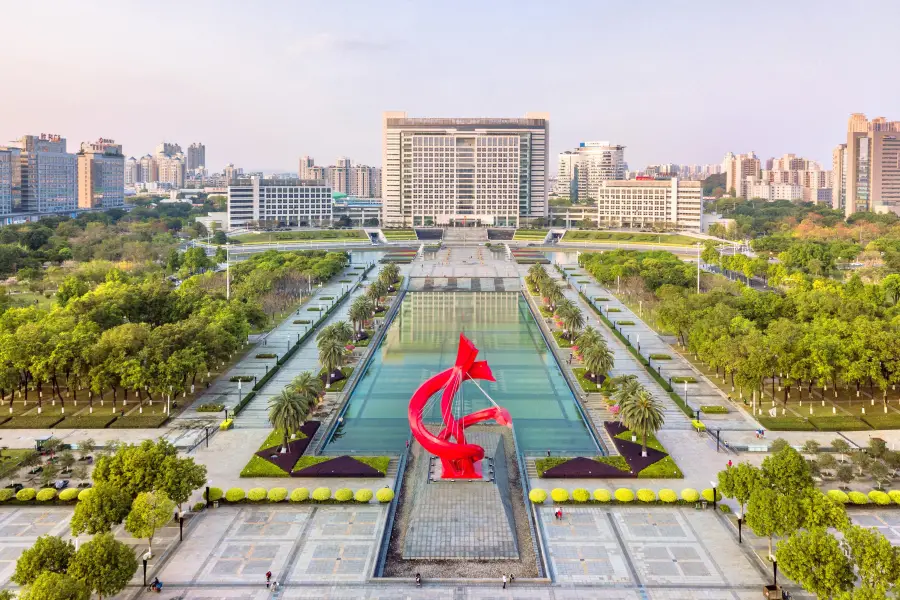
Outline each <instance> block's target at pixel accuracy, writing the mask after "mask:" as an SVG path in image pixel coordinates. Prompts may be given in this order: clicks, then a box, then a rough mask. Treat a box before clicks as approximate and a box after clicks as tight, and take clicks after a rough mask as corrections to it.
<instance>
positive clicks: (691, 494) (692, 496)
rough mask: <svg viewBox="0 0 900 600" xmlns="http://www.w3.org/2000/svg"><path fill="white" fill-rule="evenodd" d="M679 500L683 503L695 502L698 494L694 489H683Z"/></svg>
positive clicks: (698, 496)
mask: <svg viewBox="0 0 900 600" xmlns="http://www.w3.org/2000/svg"><path fill="white" fill-rule="evenodd" d="M681 499H682V500H684V501H685V502H696V501H697V500H699V499H700V494H699V493H698V492H697V490H695V489H694V488H684V489H683V490H681Z"/></svg>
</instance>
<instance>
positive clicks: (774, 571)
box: [769, 554, 778, 590]
mask: <svg viewBox="0 0 900 600" xmlns="http://www.w3.org/2000/svg"><path fill="white" fill-rule="evenodd" d="M769 560H771V561H772V586H773V587H774V588H775V589H776V590H777V589H778V558H777V557H776V556H775V555H774V554H770V555H769Z"/></svg>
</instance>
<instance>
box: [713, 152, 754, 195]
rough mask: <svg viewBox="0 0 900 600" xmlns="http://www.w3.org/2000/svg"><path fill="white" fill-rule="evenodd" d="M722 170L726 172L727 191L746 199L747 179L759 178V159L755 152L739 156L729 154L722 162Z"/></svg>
mask: <svg viewBox="0 0 900 600" xmlns="http://www.w3.org/2000/svg"><path fill="white" fill-rule="evenodd" d="M722 170H723V171H725V191H726V192H727V193H729V194H731V193H734V194H736V195H738V196H740V197H742V198H746V197H747V196H746V194H747V178H748V177H759V171H760V169H759V158H757V156H756V154H754V153H753V152H750V153H749V154H738V155H735V154H734V153H732V152H729V153H728V154H726V155H725V159H724V160H723V161H722Z"/></svg>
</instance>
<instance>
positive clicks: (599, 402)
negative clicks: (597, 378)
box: [582, 394, 619, 456]
mask: <svg viewBox="0 0 900 600" xmlns="http://www.w3.org/2000/svg"><path fill="white" fill-rule="evenodd" d="M582 406H584V409H585V412H587V414H588V417H589V418H590V419H591V421H593V422H594V424H595V426H596V430H597V433H599V434H600V437H601V439H602V441H603V445H604V446H606V450H607V452H608V453H609V455H610V456H616V455H618V454H619V451H618V450H617V449H616V445H615V444H614V443H613V441H612V438H611V437H610V436H609V433H607V432H606V427H604V426H603V422H604V421H615V417H614V416H613V414H612V413H611V412H610V410H609V407H608V406H607V405H606V401H605V400H604V399H603V395H602V394H588V395H587V396H586V397H585V399H584V402H583V403H582Z"/></svg>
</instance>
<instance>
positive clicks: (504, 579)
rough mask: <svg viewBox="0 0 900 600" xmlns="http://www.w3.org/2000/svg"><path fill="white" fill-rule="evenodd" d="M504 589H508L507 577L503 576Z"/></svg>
mask: <svg viewBox="0 0 900 600" xmlns="http://www.w3.org/2000/svg"><path fill="white" fill-rule="evenodd" d="M503 589H504V590H505V589H506V575H504V576H503Z"/></svg>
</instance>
